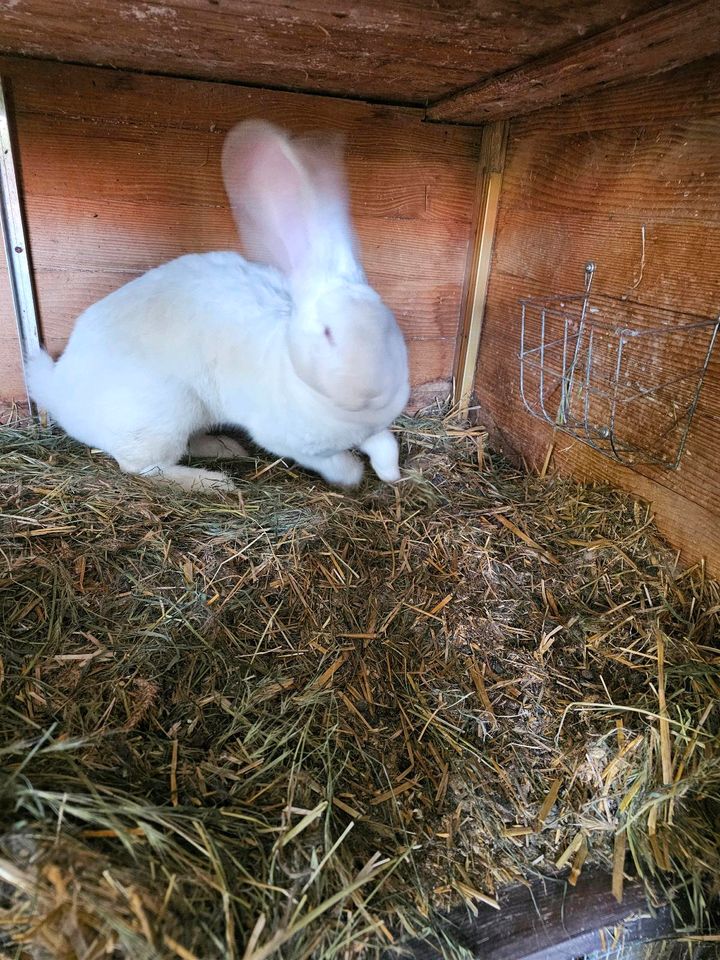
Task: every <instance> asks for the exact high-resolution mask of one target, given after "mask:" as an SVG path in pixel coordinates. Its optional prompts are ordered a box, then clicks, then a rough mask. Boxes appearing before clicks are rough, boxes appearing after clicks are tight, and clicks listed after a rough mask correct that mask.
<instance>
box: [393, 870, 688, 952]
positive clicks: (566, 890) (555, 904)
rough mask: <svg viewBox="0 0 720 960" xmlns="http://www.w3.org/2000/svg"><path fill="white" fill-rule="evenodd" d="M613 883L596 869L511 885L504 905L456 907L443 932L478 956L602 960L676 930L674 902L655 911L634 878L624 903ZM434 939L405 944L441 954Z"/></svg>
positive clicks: (501, 899) (457, 945) (502, 900)
mask: <svg viewBox="0 0 720 960" xmlns="http://www.w3.org/2000/svg"><path fill="white" fill-rule="evenodd" d="M611 885H612V879H611V877H610V876H608V875H606V874H603V873H601V872H595V873H588V874H587V875H586V876H583V877H581V879H580V880H579V882H578V884H577V886H576V887H571V886H569V885H568V884H567V883H566V882H564V881H563V880H549V879H548V880H537V881H535V882H534V883H533V884H532V885H531V886H529V887H524V886H517V887H512V888H509V889H507V890H505V891H502V892H501V893H500V895H499V897H498V900H499V903H500V910H499V911H497V910H495V909H493V908H492V907H488V906H485V905H483V904H477V906H476V911H477V912H476V913H475V914H473V913H472V912H471V911H470V910H469V909H468V908H458V909H457V910H456V911H454V912H453V913H452V914H450V915H448V917H447V918H446V921H445V922H444V923H442V924H441V925H440V929H441V930H443V931H444V934H440V936H441V937H442V938H443V939H445V940H446V942H447V941H450V942H451V943H452V944H453V946H454V947H455V948H456V949H461V950H465V951H467V955H468V956H471V957H476V958H478V960H576V958H582V957H585V956H588V955H591V954H593V953H595V952H597V951H603V953H602V956H603V958H604V960H629V958H630V956H631V955H632V954H633V951H634V949H635V948H636V947H638V946H640V945H643V944H648V942H649V941H652V940H658V939H663V938H669V937H672V936H673V934H674V931H673V924H672V916H671V912H670V909H669V907H662V908H660V909H658V910H656V911H654V912H653V913H652V914H651V913H650V911H649V910H648V907H647V902H646V899H645V895H644V893H643V891H642V889H641V887H640V885H637V884H634V885H633V884H630V885H628V886H627V887H626V890H625V896H624V899H623V902H622V903H620V904H619V903H618V902H617V901H616V900H615V898H614V897H613V895H612V893H611ZM432 940H433V937H429V938H428V939H418V940H415V941H411V942H410V943H408V944H407V945H406V946H407V948H408V949H409V950H411V951H412V952H411V956H412V957H413V958H415V960H441V957H442V955H443V954H441V952H440V950H439V949H438V947H437V945H436V944H435V945H434V944H433V942H432ZM613 946H614V947H615V948H616V950H615V951H613V949H612V948H613ZM663 948H664V951H665V952H664V953H663V957H664V958H665V960H671V953H670V945H669V943H668V942H667V939H666V942H665V943H664V944H663ZM681 948H682V949H683V950H684V951H685V952H684V953H682V954H680V956H687V945H686V944H682V945H681ZM387 960H390V955H389V954H388V957H387ZM646 960H648V958H647V956H646Z"/></svg>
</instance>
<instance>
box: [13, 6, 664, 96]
mask: <svg viewBox="0 0 720 960" xmlns="http://www.w3.org/2000/svg"><path fill="white" fill-rule="evenodd" d="M657 3H658V0H604V2H603V3H597V2H593V0H573V2H572V3H571V4H568V3H566V2H563V0H531V2H526V0H505V2H504V3H502V4H497V3H494V2H492V0H476V2H475V3H473V4H472V5H468V4H463V3H457V2H453V3H447V2H446V3H438V2H437V0H417V2H415V3H407V2H406V0H362V2H359V3H358V2H355V0H332V2H331V3H321V2H318V0H293V2H292V3H286V2H283V0H233V2H230V3H226V2H224V3H222V4H220V3H208V2H207V0H163V2H162V3H158V2H148V0H121V2H117V0H68V2H66V3H58V2H57V0H20V2H17V0H14V2H6V3H4V4H2V6H1V7H0V50H1V51H4V52H7V53H16V54H22V55H24V56H32V57H40V58H44V59H55V60H65V61H70V62H74V63H84V64H97V65H104V66H110V67H116V68H118V67H119V68H126V69H133V70H140V71H143V72H153V73H165V74H172V75H175V76H185V77H195V78H199V79H205V80H213V81H217V80H226V81H230V82H233V83H245V84H253V85H255V86H262V87H276V88H284V89H294V90H306V91H312V92H315V93H328V94H335V95H341V96H352V97H362V98H366V99H373V100H379V101H385V102H388V101H393V102H403V103H413V104H416V105H422V106H424V105H425V103H426V102H427V101H428V100H433V99H437V98H439V97H440V96H442V95H443V94H444V93H449V92H450V91H451V90H456V89H459V88H462V87H466V86H468V85H469V84H471V83H474V82H476V81H477V80H478V70H479V66H478V65H479V64H480V65H481V67H480V69H481V70H482V73H483V75H485V76H489V75H492V74H495V73H498V72H501V71H506V70H509V69H511V68H512V67H514V66H517V65H518V64H520V63H522V62H524V61H526V60H529V59H531V58H534V57H538V56H540V55H541V54H543V53H546V52H548V51H550V50H553V49H556V48H558V47H561V46H566V45H567V44H568V43H570V42H572V41H573V40H574V39H576V37H577V36H578V35H581V36H582V35H590V34H593V33H596V32H598V30H601V29H603V28H605V27H609V26H612V25H613V24H616V23H618V22H620V21H621V20H622V19H623V18H625V17H627V16H632V15H634V14H637V13H641V12H644V11H646V10H649V9H652V8H653V7H654V6H657Z"/></svg>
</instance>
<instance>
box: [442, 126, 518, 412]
mask: <svg viewBox="0 0 720 960" xmlns="http://www.w3.org/2000/svg"><path fill="white" fill-rule="evenodd" d="M509 126H510V124H509V122H508V121H507V120H500V121H498V122H497V123H489V124H487V126H485V127H484V128H483V133H482V140H481V143H480V158H479V160H478V171H477V188H476V192H475V217H474V223H475V226H474V230H473V239H472V242H471V245H470V249H469V253H468V262H467V268H466V269H467V272H466V276H467V281H466V287H465V296H464V300H463V312H462V321H461V325H460V332H459V336H458V349H457V355H456V359H455V393H454V397H453V401H454V404H455V407H456V409H457V412H458V416H459V417H460V418H461V419H462V418H465V417H466V416H467V414H468V409H469V407H470V403H471V399H472V394H473V389H474V384H475V369H476V367H477V359H478V350H479V347H480V332H481V330H482V322H483V316H484V314H485V303H486V300H487V290H488V283H489V280H490V262H491V259H492V247H493V239H494V237H495V223H496V221H497V211H498V206H499V203H500V189H501V186H502V175H503V168H504V166H505V151H506V148H507V138H508V130H509Z"/></svg>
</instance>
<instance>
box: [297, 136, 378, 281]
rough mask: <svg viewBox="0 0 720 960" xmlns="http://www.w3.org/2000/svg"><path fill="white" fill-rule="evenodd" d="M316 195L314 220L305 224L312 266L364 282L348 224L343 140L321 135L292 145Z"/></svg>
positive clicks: (339, 137) (348, 205) (325, 271)
mask: <svg viewBox="0 0 720 960" xmlns="http://www.w3.org/2000/svg"><path fill="white" fill-rule="evenodd" d="M293 147H294V149H295V151H296V154H297V156H298V159H299V160H300V161H301V163H302V164H303V166H304V168H305V171H306V173H307V176H308V178H309V179H310V182H311V183H312V186H313V191H314V194H315V207H314V217H313V219H312V220H311V221H310V222H309V223H308V234H309V240H310V247H311V252H312V263H313V264H314V265H315V266H316V267H317V268H318V269H319V270H320V271H322V272H323V273H325V274H326V275H331V276H337V277H342V278H344V279H346V280H350V281H352V282H356V283H364V282H365V274H364V272H363V270H362V267H361V266H360V264H359V262H358V259H357V253H356V244H355V233H354V231H353V228H352V224H351V222H350V212H349V208H350V201H349V197H348V190H347V183H346V180H345V173H344V169H343V154H344V151H345V138H344V136H342V135H341V134H335V133H324V134H316V135H315V136H313V137H304V138H302V139H300V140H296V141H295V142H294V144H293Z"/></svg>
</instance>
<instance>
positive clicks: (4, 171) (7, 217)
mask: <svg viewBox="0 0 720 960" xmlns="http://www.w3.org/2000/svg"><path fill="white" fill-rule="evenodd" d="M5 91H6V86H5V81H4V78H3V77H0V217H2V233H3V238H4V241H5V258H6V260H7V267H8V277H9V280H10V290H11V293H12V300H13V308H14V310H15V323H16V325H17V332H18V340H19V341H20V355H21V358H22V365H23V376H24V377H25V371H26V367H27V361H28V358H29V357H30V356H31V355H32V354H33V353H35V352H36V351H37V350H38V349H39V348H40V333H39V328H38V318H37V309H36V306H35V291H34V289H33V282H32V270H31V267H30V256H29V251H28V245H27V240H26V233H25V224H24V217H23V209H22V203H21V201H20V191H19V189H18V179H17V170H16V165H15V157H14V154H13V142H12V137H11V134H10V124H9V120H8V113H7V101H6V98H5ZM25 382H26V388H25V389H26V393H27V377H25ZM27 399H28V404H29V405H30V411H31V413H33V414H34V413H35V412H36V411H35V405H34V403H33V402H32V400H31V398H30V394H29V393H28V394H27Z"/></svg>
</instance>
